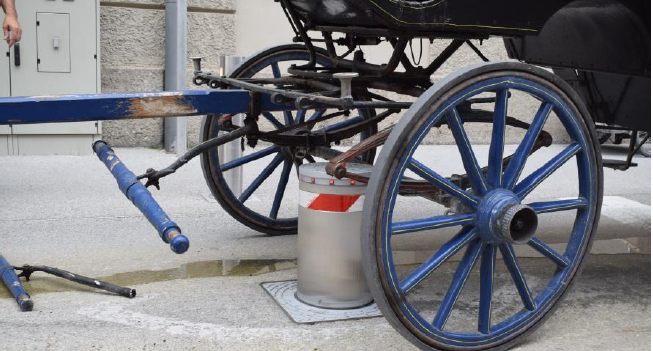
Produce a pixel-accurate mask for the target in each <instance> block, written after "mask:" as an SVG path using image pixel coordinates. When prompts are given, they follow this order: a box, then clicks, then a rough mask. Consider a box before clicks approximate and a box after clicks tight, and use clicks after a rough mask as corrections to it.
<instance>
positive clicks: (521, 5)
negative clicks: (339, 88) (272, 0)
mask: <svg viewBox="0 0 653 351" xmlns="http://www.w3.org/2000/svg"><path fill="white" fill-rule="evenodd" d="M290 2H291V3H292V4H293V7H294V8H295V9H296V10H297V11H298V12H299V13H300V14H301V15H302V16H303V17H304V18H306V19H308V20H309V21H310V22H311V24H312V25H346V26H352V25H357V26H363V27H380V28H389V29H394V30H403V31H411V32H430V33H433V32H442V33H443V34H445V33H446V34H450V33H452V32H457V33H461V34H462V33H466V34H473V35H476V34H479V33H483V34H491V35H526V34H537V32H539V29H540V28H541V27H542V26H543V25H544V23H545V22H546V21H547V20H548V18H549V17H551V15H553V13H555V12H556V11H557V10H558V9H560V8H562V7H564V6H565V5H566V4H567V3H569V1H568V0H552V1H520V0H495V1H478V0H426V1H404V0H318V1H316V0H291V1H290Z"/></svg>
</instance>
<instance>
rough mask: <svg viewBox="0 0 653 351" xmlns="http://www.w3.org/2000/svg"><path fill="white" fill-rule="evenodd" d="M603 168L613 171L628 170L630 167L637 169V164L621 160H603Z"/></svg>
mask: <svg viewBox="0 0 653 351" xmlns="http://www.w3.org/2000/svg"><path fill="white" fill-rule="evenodd" d="M603 167H607V168H612V169H621V170H624V169H628V168H629V167H637V163H635V162H632V161H631V162H630V164H629V162H628V161H621V160H607V159H603Z"/></svg>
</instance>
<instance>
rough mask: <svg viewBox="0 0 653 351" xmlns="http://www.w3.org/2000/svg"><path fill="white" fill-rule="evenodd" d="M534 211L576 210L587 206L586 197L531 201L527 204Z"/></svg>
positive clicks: (538, 212)
mask: <svg viewBox="0 0 653 351" xmlns="http://www.w3.org/2000/svg"><path fill="white" fill-rule="evenodd" d="M528 206H530V207H531V208H532V209H533V210H534V211H535V213H537V214H540V213H549V212H559V211H569V210H576V209H581V208H585V207H587V199H583V198H580V199H566V200H556V201H548V202H533V203H530V204H528Z"/></svg>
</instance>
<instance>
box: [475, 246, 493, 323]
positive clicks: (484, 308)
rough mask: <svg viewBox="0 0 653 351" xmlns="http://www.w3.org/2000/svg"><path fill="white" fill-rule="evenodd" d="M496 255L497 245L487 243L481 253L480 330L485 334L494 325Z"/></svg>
mask: <svg viewBox="0 0 653 351" xmlns="http://www.w3.org/2000/svg"><path fill="white" fill-rule="evenodd" d="M496 257H497V248H496V246H494V245H485V247H484V248H483V253H482V254H481V288H480V299H479V304H478V331H479V332H480V333H483V334H489V333H490V327H491V326H492V290H493V287H492V285H493V283H494V268H495V267H494V266H495V263H496Z"/></svg>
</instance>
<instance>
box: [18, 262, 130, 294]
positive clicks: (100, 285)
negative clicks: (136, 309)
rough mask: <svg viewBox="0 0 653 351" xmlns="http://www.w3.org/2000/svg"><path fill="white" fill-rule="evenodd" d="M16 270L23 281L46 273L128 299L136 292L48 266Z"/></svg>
mask: <svg viewBox="0 0 653 351" xmlns="http://www.w3.org/2000/svg"><path fill="white" fill-rule="evenodd" d="M16 269H17V270H21V271H22V273H21V274H20V276H21V277H23V276H24V277H25V279H27V280H29V278H30V276H31V275H32V273H34V272H43V273H48V274H52V275H54V276H57V277H59V278H63V279H66V280H70V281H71V282H75V283H77V284H82V285H86V286H89V287H91V288H96V289H100V290H104V291H108V292H111V293H114V294H117V295H120V296H124V297H128V298H130V299H131V298H134V297H135V296H136V290H134V289H132V288H125V287H122V286H118V285H114V284H110V283H107V282H103V281H101V280H97V279H93V278H89V277H85V276H83V275H79V274H75V273H71V272H68V271H64V270H63V269H59V268H54V267H48V266H30V265H24V266H22V267H16Z"/></svg>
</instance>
